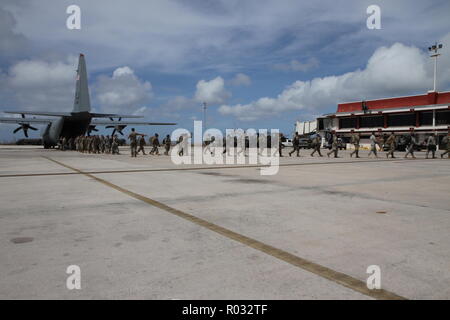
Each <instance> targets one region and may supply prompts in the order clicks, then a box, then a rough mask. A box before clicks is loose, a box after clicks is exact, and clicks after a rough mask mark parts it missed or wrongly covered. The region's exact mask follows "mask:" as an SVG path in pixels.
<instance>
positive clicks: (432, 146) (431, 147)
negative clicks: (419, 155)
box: [425, 133, 436, 159]
mask: <svg viewBox="0 0 450 320" xmlns="http://www.w3.org/2000/svg"><path fill="white" fill-rule="evenodd" d="M430 152H431V155H432V157H433V159H436V156H435V155H436V137H435V136H434V133H432V134H430V136H429V137H428V139H427V154H426V156H425V157H426V158H427V159H428V154H429V153H430Z"/></svg>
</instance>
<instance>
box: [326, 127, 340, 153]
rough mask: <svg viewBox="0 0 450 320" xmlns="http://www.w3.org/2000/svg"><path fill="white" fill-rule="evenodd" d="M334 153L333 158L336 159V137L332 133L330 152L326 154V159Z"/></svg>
mask: <svg viewBox="0 0 450 320" xmlns="http://www.w3.org/2000/svg"><path fill="white" fill-rule="evenodd" d="M332 153H334V157H335V158H339V157H338V136H337V134H336V133H334V132H333V140H332V142H331V150H330V152H327V157H328V158H329V157H330V154H332Z"/></svg>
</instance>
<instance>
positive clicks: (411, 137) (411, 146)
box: [405, 133, 417, 159]
mask: <svg viewBox="0 0 450 320" xmlns="http://www.w3.org/2000/svg"><path fill="white" fill-rule="evenodd" d="M416 145H417V141H416V136H415V135H414V133H411V134H410V135H409V137H408V146H407V148H406V154H405V159H406V158H408V155H409V154H411V156H412V157H413V159H415V158H416V156H415V155H414V148H415V147H416Z"/></svg>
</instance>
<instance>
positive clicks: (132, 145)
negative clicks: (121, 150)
mask: <svg viewBox="0 0 450 320" xmlns="http://www.w3.org/2000/svg"><path fill="white" fill-rule="evenodd" d="M137 136H145V134H142V133H137V132H136V131H135V130H134V128H131V133H130V134H129V135H128V139H130V149H131V157H137Z"/></svg>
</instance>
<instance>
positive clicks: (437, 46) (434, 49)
mask: <svg viewBox="0 0 450 320" xmlns="http://www.w3.org/2000/svg"><path fill="white" fill-rule="evenodd" d="M439 49H442V44H441V43H440V44H438V43H437V42H435V44H434V45H432V46H431V47H428V51H430V52H431V53H432V54H431V56H430V57H431V58H434V81H433V91H434V92H436V77H437V58H438V57H439V56H440V55H441V54H440V53H438V50H439ZM433 52H434V53H433Z"/></svg>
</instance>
